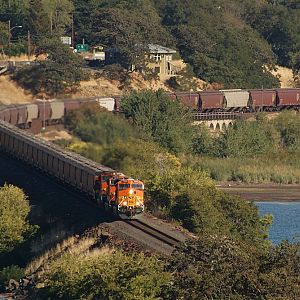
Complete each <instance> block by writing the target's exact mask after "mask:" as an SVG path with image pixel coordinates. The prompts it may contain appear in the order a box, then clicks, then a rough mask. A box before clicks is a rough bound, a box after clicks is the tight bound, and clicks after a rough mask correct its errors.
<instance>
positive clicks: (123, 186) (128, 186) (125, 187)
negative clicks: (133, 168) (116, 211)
mask: <svg viewBox="0 0 300 300" xmlns="http://www.w3.org/2000/svg"><path fill="white" fill-rule="evenodd" d="M129 188H130V184H128V183H122V184H120V185H119V189H120V190H126V189H129Z"/></svg>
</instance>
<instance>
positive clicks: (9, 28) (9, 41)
mask: <svg viewBox="0 0 300 300" xmlns="http://www.w3.org/2000/svg"><path fill="white" fill-rule="evenodd" d="M8 48H10V20H8Z"/></svg>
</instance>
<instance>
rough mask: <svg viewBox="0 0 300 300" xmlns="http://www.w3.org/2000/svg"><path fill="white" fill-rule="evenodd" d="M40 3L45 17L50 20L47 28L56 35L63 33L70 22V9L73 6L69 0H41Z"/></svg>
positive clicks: (72, 8)
mask: <svg viewBox="0 0 300 300" xmlns="http://www.w3.org/2000/svg"><path fill="white" fill-rule="evenodd" d="M42 5H43V8H44V11H45V13H46V14H47V18H48V20H49V23H50V20H51V22H52V28H51V24H50V26H49V30H50V31H52V32H53V34H56V35H63V34H64V33H65V30H66V28H67V27H68V26H70V25H71V22H72V15H71V13H72V11H73V10H74V6H73V3H72V1H70V0H42Z"/></svg>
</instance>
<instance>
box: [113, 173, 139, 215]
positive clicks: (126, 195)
mask: <svg viewBox="0 0 300 300" xmlns="http://www.w3.org/2000/svg"><path fill="white" fill-rule="evenodd" d="M115 187H116V191H115V201H116V203H115V204H116V207H117V210H118V214H119V215H120V216H121V217H128V218H131V217H135V216H137V215H139V214H141V213H142V212H143V211H144V184H143V182H142V181H140V180H134V179H132V178H126V179H125V178H123V179H121V180H118V181H117V183H116V184H115Z"/></svg>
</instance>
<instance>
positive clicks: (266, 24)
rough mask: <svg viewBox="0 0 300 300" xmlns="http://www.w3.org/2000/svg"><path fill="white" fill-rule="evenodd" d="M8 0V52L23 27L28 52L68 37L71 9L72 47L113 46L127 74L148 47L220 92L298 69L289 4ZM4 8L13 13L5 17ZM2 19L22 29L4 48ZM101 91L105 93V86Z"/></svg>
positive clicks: (272, 83) (270, 83) (298, 42)
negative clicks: (165, 50)
mask: <svg viewBox="0 0 300 300" xmlns="http://www.w3.org/2000/svg"><path fill="white" fill-rule="evenodd" d="M9 3H10V5H11V6H10V7H8V6H7V5H5V4H3V5H2V6H0V13H1V14H0V33H1V34H0V36H2V39H3V41H2V44H3V45H4V48H3V53H6V54H10V55H12V54H18V53H19V54H20V53H24V52H26V48H27V44H26V42H25V40H26V39H27V32H28V30H30V32H31V34H32V41H31V42H32V45H31V46H32V47H31V51H35V52H39V53H40V52H43V51H44V52H43V53H45V52H47V51H48V50H49V48H48V42H46V41H45V40H43V39H42V38H40V37H47V36H49V34H50V33H51V34H50V36H51V35H54V36H57V37H59V36H63V35H67V36H68V35H70V34H71V30H72V22H71V18H70V15H71V13H72V12H73V13H74V14H73V15H75V16H76V17H75V18H74V23H73V29H74V30H75V31H74V32H75V41H74V44H77V43H82V41H83V40H84V41H85V43H88V44H89V45H90V46H93V45H103V46H104V47H105V48H106V49H109V48H117V49H118V51H119V58H118V63H119V64H120V65H121V66H122V67H123V68H125V69H126V70H130V68H131V67H132V66H133V65H134V66H135V67H136V68H140V67H142V65H143V63H144V62H143V60H144V55H141V53H142V52H141V51H143V50H144V49H143V47H140V45H147V44H149V43H154V44H159V45H162V46H166V47H170V48H172V49H175V50H176V51H177V54H176V55H177V59H180V58H182V59H183V60H184V62H185V63H187V64H188V66H189V67H190V73H192V74H193V75H194V76H195V77H197V78H199V79H201V80H203V81H205V82H207V83H210V84H213V83H217V84H218V86H220V87H224V88H260V87H261V86H264V87H265V88H271V87H278V86H279V81H278V79H277V78H276V76H274V72H273V70H274V69H275V66H276V65H281V66H283V67H287V68H289V69H292V70H293V72H295V73H296V74H297V72H298V70H299V67H300V63H299V50H300V38H299V31H300V23H299V22H298V20H299V18H300V7H299V4H297V3H296V2H295V1H271V0H269V1H263V0H255V1H252V0H245V1H239V0H228V1H226V2H220V1H219V0H201V1H196V0H187V1H185V2H182V1H180V0H160V1H158V0H139V1H137V0H133V1H121V0H115V1H92V0H89V1H83V0H73V1H71V0H64V1H62V2H61V3H60V2H56V3H55V4H53V5H50V4H49V3H50V2H49V1H41V0H31V1H29V0H25V1H12V2H9ZM36 7H39V10H38V11H36V9H35V8H36ZM10 10H12V11H14V12H16V13H14V14H10ZM57 11H59V12H60V13H59V15H60V16H59V19H60V20H64V21H63V22H59V24H58V23H57V22H58V20H57V19H53V15H55V12H57ZM8 19H10V21H11V24H12V26H14V27H20V26H22V28H21V29H18V28H16V29H14V31H13V36H12V37H13V42H12V43H11V46H10V47H9V48H7V47H6V46H5V45H7V43H8V37H7V36H6V35H7V34H6V30H5V28H6V27H5V26H6V24H7V20H8ZM27 20H30V22H27ZM50 20H52V21H51V22H52V23H51V22H50ZM51 24H52V25H51ZM50 25H51V26H50ZM12 28H13V27H12ZM46 40H47V39H46ZM16 41H18V43H16ZM23 41H24V42H23ZM59 51H60V50H59ZM56 53H58V51H56ZM59 65H60V64H58V66H59ZM66 69H67V68H65V69H64V70H66ZM83 85H85V86H86V88H87V89H88V90H90V86H96V85H99V84H98V83H89V84H83ZM88 86H89V87H88ZM92 89H93V88H92ZM102 90H103V92H105V90H106V87H105V84H104V85H103V89H100V91H102ZM114 92H115V90H114ZM87 93H88V94H89V93H90V92H87Z"/></svg>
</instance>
